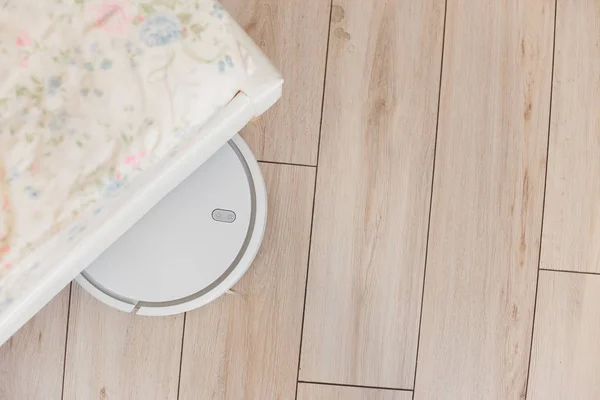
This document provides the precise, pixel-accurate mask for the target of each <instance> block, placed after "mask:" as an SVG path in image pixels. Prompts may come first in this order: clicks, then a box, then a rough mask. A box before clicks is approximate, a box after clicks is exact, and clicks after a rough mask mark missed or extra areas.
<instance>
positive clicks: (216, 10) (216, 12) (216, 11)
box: [210, 3, 225, 19]
mask: <svg viewBox="0 0 600 400" xmlns="http://www.w3.org/2000/svg"><path fill="white" fill-rule="evenodd" d="M210 15H212V16H213V17H215V18H216V19H223V18H224V17H225V9H224V8H223V6H222V5H220V4H219V3H215V4H213V10H212V11H211V13H210Z"/></svg>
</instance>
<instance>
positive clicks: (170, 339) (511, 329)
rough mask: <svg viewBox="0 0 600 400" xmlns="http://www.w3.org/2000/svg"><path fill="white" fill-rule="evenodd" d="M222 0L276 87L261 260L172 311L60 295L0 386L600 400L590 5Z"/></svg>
mask: <svg viewBox="0 0 600 400" xmlns="http://www.w3.org/2000/svg"><path fill="white" fill-rule="evenodd" d="M223 3H224V5H225V7H226V8H227V9H229V10H230V12H231V13H232V14H233V15H234V16H235V17H236V19H237V20H238V21H239V22H240V23H241V24H242V25H243V26H244V28H245V29H246V30H247V31H248V32H249V34H250V35H251V36H252V37H253V38H254V39H255V40H256V42H257V43H259V44H260V46H261V47H262V48H263V49H264V50H265V52H266V53H267V54H268V55H269V57H270V58H271V59H272V60H273V61H274V62H275V63H276V65H278V66H279V67H280V68H281V70H282V72H283V74H284V76H285V78H286V79H287V81H286V86H285V91H284V92H285V93H284V96H283V98H282V100H281V101H280V102H279V103H278V104H277V105H276V106H275V107H274V108H273V109H272V110H270V111H269V112H268V113H267V114H266V115H265V116H264V117H263V118H261V119H260V120H257V121H255V122H253V123H251V124H250V126H248V127H247V128H246V130H245V132H244V137H245V138H246V140H247V141H248V142H249V143H250V145H251V147H252V148H253V150H254V152H255V154H256V155H257V157H258V158H259V159H260V160H261V161H262V163H261V167H262V169H263V173H264V175H265V179H266V183H267V187H268V191H269V226H268V230H267V233H266V237H265V241H264V244H263V247H262V250H261V252H260V254H259V255H258V258H257V259H256V261H255V263H254V265H253V266H252V268H251V269H250V271H249V272H248V273H247V274H246V275H245V276H244V278H243V279H242V280H241V281H240V282H239V283H238V284H237V285H236V287H235V288H234V290H235V292H236V293H237V295H227V296H224V297H222V298H220V299H218V300H217V301H215V302H214V303H212V304H210V305H208V306H206V307H203V308H201V309H199V310H196V311H193V312H190V313H187V314H186V315H178V316H173V317H168V318H144V317H136V316H134V315H129V314H125V313H121V312H118V311H115V310H113V309H110V308H108V307H106V306H104V305H103V304H101V303H99V302H98V301H96V300H94V299H93V298H91V297H90V296H89V295H87V294H86V293H85V292H84V291H82V290H81V289H80V288H79V287H78V286H77V285H76V284H72V285H71V287H70V288H66V289H65V290H64V291H63V292H62V293H61V294H60V295H59V296H58V297H57V298H56V299H54V300H53V301H52V303H50V304H49V305H48V306H47V307H46V308H45V309H44V310H43V311H41V312H40V313H39V314H38V315H37V316H36V317H35V318H34V319H33V320H31V321H30V322H29V323H28V324H27V325H26V326H25V327H24V328H23V329H21V331H19V332H18V333H17V334H16V335H15V336H14V337H13V338H12V339H10V341H9V342H8V343H7V344H5V345H4V346H3V347H1V348H0V399H7V400H30V399H43V400H47V399H52V400H54V399H73V400H80V399H83V400H88V399H90V400H91V399H100V400H137V399H140V400H151V399H157V400H171V399H172V400H175V399H181V400H184V399H185V400H188V399H189V400H204V399H209V400H212V399H234V400H237V399H251V400H254V399H256V400H270V399H299V400H309V399H314V400H321V399H322V400H338V399H339V400H348V399H350V400H353V399H357V400H358V399H373V400H409V399H416V400H425V399H435V400H438V399H439V400H446V399H459V400H463V399H467V400H470V399H485V400H488V399H498V400H507V399H508V400H510V399H530V400H533V399H540V400H553V399H557V400H562V399H581V400H587V399H598V398H600V379H598V377H599V374H600V340H599V338H600V2H598V1H597V0H558V1H555V0H535V1H534V0H532V1H523V0H504V1H481V0H446V1H444V0H419V1H414V0H333V2H330V1H329V0H250V1H246V0H224V1H223Z"/></svg>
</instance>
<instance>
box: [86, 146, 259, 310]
mask: <svg viewBox="0 0 600 400" xmlns="http://www.w3.org/2000/svg"><path fill="white" fill-rule="evenodd" d="M266 219H267V195H266V190H265V183H264V180H263V178H262V175H261V172H260V169H259V166H258V163H257V162H256V159H255V158H254V156H253V154H252V152H251V151H250V149H249V148H248V146H247V145H246V143H244V141H243V140H242V138H241V137H240V136H236V137H234V138H233V139H232V140H231V141H230V142H229V143H228V144H227V145H225V146H223V147H222V148H221V149H220V150H219V151H218V152H217V153H215V155H213V156H212V157H211V158H210V159H209V160H208V161H206V162H205V163H204V164H203V165H202V166H201V167H200V168H198V170H196V171H195V172H194V173H193V174H192V175H190V176H189V177H188V178H187V179H186V180H185V181H183V182H182V183H181V184H180V185H179V186H178V187H177V188H175V190H173V191H172V192H171V193H169V194H168V195H167V196H166V197H165V198H163V199H162V200H161V202H160V203H158V204H157V205H156V206H155V207H154V208H153V209H152V210H150V211H149V212H148V213H147V214H146V215H145V216H144V217H142V219H140V220H139V221H138V222H137V223H136V224H135V225H134V226H133V227H132V228H131V229H130V230H128V231H127V232H126V233H125V234H124V235H123V236H121V238H119V240H117V241H116V242H115V243H114V244H113V245H112V246H111V247H109V248H108V249H107V250H106V251H105V252H104V253H103V254H102V255H100V257H98V258H97V259H96V261H94V263H93V264H91V265H90V266H89V267H88V268H87V269H86V270H85V271H84V272H82V273H81V274H80V275H79V276H78V277H77V282H78V283H79V284H80V285H81V286H82V287H83V288H84V289H85V290H86V291H87V292H89V293H90V294H92V295H93V296H94V297H96V298H97V299H99V300H101V301H102V302H104V303H106V304H108V305H110V306H112V307H115V308H117V309H119V310H122V311H126V312H135V313H137V314H138V315H155V316H159V315H171V314H177V313H180V312H184V311H189V310H192V309H194V308H197V307H200V306H203V305H205V304H206V303H208V302H210V301H212V300H214V299H216V298H217V297H219V296H221V295H223V294H224V293H226V292H227V291H228V290H229V289H230V288H231V287H232V286H233V285H234V284H235V283H236V282H237V281H238V280H239V279H240V278H241V277H242V275H243V274H244V273H245V272H246V271H247V270H248V268H249V267H250V264H251V263H252V261H253V259H254V257H255V255H256V253H257V252H258V249H259V247H260V244H261V242H262V239H263V234H264V229H265V225H266Z"/></svg>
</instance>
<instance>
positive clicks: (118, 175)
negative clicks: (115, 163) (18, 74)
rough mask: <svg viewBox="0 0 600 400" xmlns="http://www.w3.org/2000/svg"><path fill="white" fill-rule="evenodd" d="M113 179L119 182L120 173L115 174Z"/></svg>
mask: <svg viewBox="0 0 600 400" xmlns="http://www.w3.org/2000/svg"><path fill="white" fill-rule="evenodd" d="M115 179H116V180H118V181H120V180H121V173H120V172H117V173H116V174H115Z"/></svg>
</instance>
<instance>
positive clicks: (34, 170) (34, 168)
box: [29, 161, 39, 175]
mask: <svg viewBox="0 0 600 400" xmlns="http://www.w3.org/2000/svg"><path fill="white" fill-rule="evenodd" d="M38 170H39V165H38V163H37V162H35V161H34V162H32V163H31V165H30V166H29V172H30V173H31V175H35V174H37V172H38Z"/></svg>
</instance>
